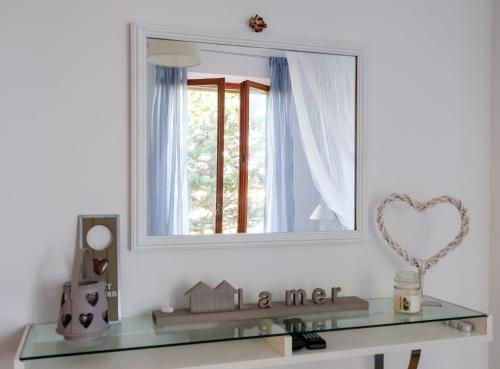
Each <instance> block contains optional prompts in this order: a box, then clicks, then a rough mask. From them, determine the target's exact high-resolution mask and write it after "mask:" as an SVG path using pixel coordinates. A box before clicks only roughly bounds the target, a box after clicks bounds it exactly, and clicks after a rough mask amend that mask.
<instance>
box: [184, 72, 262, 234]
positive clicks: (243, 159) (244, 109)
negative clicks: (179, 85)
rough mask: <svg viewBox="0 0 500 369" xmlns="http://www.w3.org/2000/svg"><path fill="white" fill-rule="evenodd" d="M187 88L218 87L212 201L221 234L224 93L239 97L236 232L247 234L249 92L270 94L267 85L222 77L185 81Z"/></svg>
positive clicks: (216, 227)
mask: <svg viewBox="0 0 500 369" xmlns="http://www.w3.org/2000/svg"><path fill="white" fill-rule="evenodd" d="M187 84H188V86H217V174H216V198H215V233H223V229H222V221H223V210H224V128H225V127H224V125H225V99H226V91H238V92H239V94H240V155H239V156H240V158H239V173H238V219H237V232H238V233H246V231H247V221H248V151H249V147H248V136H249V125H250V89H251V88H255V89H258V90H261V91H266V92H269V86H268V85H264V84H262V83H258V82H254V81H249V80H246V81H243V82H242V83H231V82H226V81H225V78H203V79H188V81H187Z"/></svg>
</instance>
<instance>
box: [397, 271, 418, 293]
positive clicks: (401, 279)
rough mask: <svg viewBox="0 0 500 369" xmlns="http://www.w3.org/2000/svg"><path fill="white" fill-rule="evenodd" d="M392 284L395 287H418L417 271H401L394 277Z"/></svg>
mask: <svg viewBox="0 0 500 369" xmlns="http://www.w3.org/2000/svg"><path fill="white" fill-rule="evenodd" d="M394 286H395V287H396V288H405V289H419V288H420V278H419V276H418V273H417V272H412V271H401V272H397V273H396V276H395V277H394Z"/></svg>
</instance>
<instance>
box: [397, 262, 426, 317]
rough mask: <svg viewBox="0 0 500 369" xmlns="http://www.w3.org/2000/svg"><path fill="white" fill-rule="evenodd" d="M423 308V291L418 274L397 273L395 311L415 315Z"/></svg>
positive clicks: (408, 272)
mask: <svg viewBox="0 0 500 369" xmlns="http://www.w3.org/2000/svg"><path fill="white" fill-rule="evenodd" d="M421 308H422V291H421V289H420V278H419V276H418V273H417V272H410V271H405V272H397V273H396V277H395V278H394V310H396V311H398V312H400V313H406V314H414V313H418V312H419V311H420V310H421Z"/></svg>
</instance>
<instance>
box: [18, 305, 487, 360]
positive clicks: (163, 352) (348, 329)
mask: <svg viewBox="0 0 500 369" xmlns="http://www.w3.org/2000/svg"><path fill="white" fill-rule="evenodd" d="M432 300H433V301H434V302H439V303H440V306H425V307H424V309H423V311H422V312H421V313H419V314H414V315H405V314H399V313H395V312H394V311H393V309H392V299H391V298H384V299H372V300H369V303H370V308H369V310H368V311H351V312H334V313H321V314H306V315H300V316H296V317H294V318H299V319H301V323H300V327H297V325H296V324H292V325H291V324H290V321H289V320H286V319H288V318H290V317H283V318H276V319H274V318H273V319H260V320H242V321H229V322H224V323H203V324H201V323H200V324H191V325H177V326H168V327H157V326H155V325H154V323H153V322H152V319H151V317H149V316H141V317H136V318H125V319H123V320H122V322H120V323H118V324H114V325H113V326H112V328H111V329H110V330H109V331H107V332H106V334H105V335H104V337H103V338H102V339H100V340H97V341H96V340H94V341H87V342H69V341H65V340H64V339H63V338H62V337H60V336H58V335H57V334H56V333H55V331H54V330H55V324H53V323H52V324H34V325H29V326H27V327H26V330H25V332H24V335H23V338H22V340H21V342H20V344H19V349H18V353H17V356H16V358H15V362H14V367H15V369H59V368H61V369H62V368H65V369H73V368H75V369H76V368H92V369H116V368H121V369H129V368H130V369H132V368H134V369H137V368H140V369H180V368H182V369H251V368H266V367H271V366H286V365H291V364H298V363H311V362H317V361H328V360H335V359H339V358H348V357H356V356H367V355H373V356H374V368H376V369H383V354H384V353H390V352H397V351H411V352H412V359H411V362H410V366H409V368H410V369H416V368H417V366H418V359H419V356H420V353H421V352H424V353H425V349H426V348H429V347H438V346H440V345H456V344H460V343H461V344H467V343H472V342H488V341H491V339H492V332H491V326H492V322H491V316H487V315H486V314H483V313H480V312H477V311H474V310H471V309H467V308H464V307H461V306H458V305H455V304H451V303H448V302H445V301H441V300H437V299H432ZM459 320H461V321H466V322H470V323H472V324H473V326H474V329H473V331H472V332H462V331H460V330H458V329H457V328H454V325H455V324H450V322H456V321H459ZM294 329H295V331H297V329H302V330H306V331H314V332H318V333H319V334H320V335H321V337H323V338H324V339H325V340H326V342H327V348H326V349H323V350H307V349H305V348H303V349H301V350H298V351H292V336H291V332H292V331H293V330H294ZM402 369H406V368H402Z"/></svg>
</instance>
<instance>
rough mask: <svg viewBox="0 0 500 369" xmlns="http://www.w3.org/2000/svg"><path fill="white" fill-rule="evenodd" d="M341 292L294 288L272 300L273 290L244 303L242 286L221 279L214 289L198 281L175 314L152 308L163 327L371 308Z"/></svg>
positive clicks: (187, 293) (338, 288)
mask: <svg viewBox="0 0 500 369" xmlns="http://www.w3.org/2000/svg"><path fill="white" fill-rule="evenodd" d="M340 291H341V288H340V287H333V288H332V289H331V292H330V296H327V293H326V291H325V290H324V289H322V288H315V289H314V290H313V291H312V294H311V299H308V298H307V292H306V291H305V290H303V289H291V290H286V291H285V294H284V297H285V300H284V301H278V302H273V300H272V295H271V293H269V292H267V291H262V292H260V293H259V296H258V302H257V303H254V304H245V302H244V300H243V290H242V289H241V288H240V289H235V288H234V287H233V286H231V285H230V284H229V283H228V282H226V281H222V282H221V283H220V284H219V285H218V286H217V287H215V288H213V289H212V288H210V287H209V286H208V285H206V284H205V283H203V282H199V283H197V284H196V285H195V286H194V287H193V288H191V289H190V290H188V291H187V292H186V294H185V296H188V297H189V308H183V309H176V310H175V311H173V312H172V313H164V312H161V311H160V310H156V311H153V321H154V322H155V324H157V325H159V326H163V325H175V324H192V323H205V322H220V321H228V320H244V319H262V318H274V317H285V316H294V315H302V314H312V313H325V312H335V311H348V310H367V309H368V301H366V300H363V299H360V298H359V297H355V296H349V297H339V296H338V294H339V292H340ZM235 300H237V303H236V304H235Z"/></svg>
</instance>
